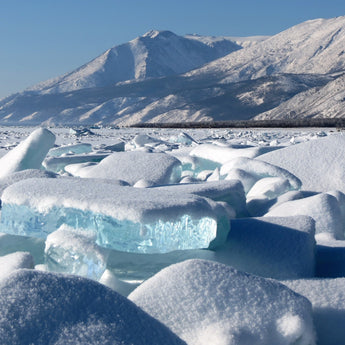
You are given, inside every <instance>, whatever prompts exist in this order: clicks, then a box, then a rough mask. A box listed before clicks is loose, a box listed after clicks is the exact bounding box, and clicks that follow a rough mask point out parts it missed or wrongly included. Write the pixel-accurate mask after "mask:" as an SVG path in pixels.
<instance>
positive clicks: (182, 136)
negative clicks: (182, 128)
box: [168, 132, 196, 146]
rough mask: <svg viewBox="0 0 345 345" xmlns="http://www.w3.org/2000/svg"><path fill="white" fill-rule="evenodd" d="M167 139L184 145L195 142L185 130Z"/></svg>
mask: <svg viewBox="0 0 345 345" xmlns="http://www.w3.org/2000/svg"><path fill="white" fill-rule="evenodd" d="M168 140H169V142H171V143H177V144H183V145H186V146H190V145H192V144H196V141H195V140H194V139H193V138H192V137H191V136H190V135H189V134H187V133H185V132H180V133H179V134H178V135H172V136H171V137H170V138H169V139H168Z"/></svg>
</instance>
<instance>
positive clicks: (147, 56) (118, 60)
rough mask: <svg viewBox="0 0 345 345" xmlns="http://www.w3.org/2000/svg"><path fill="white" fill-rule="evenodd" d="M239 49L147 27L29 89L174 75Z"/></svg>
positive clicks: (78, 86)
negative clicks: (74, 67) (132, 36)
mask: <svg viewBox="0 0 345 345" xmlns="http://www.w3.org/2000/svg"><path fill="white" fill-rule="evenodd" d="M238 49H241V46H240V45H238V44H236V43H234V42H232V41H231V40H229V39H225V38H222V39H218V40H216V39H214V40H208V41H206V42H203V41H202V40H196V39H190V38H185V37H181V36H177V35H175V34H174V33H172V32H170V31H150V32H148V33H146V34H145V35H143V36H141V37H138V38H136V39H134V40H132V41H130V42H128V43H125V44H122V45H119V46H116V47H113V48H111V49H108V50H107V51H106V52H105V53H103V54H102V55H100V56H98V57H97V58H95V59H94V60H92V61H91V62H89V63H87V64H85V65H83V66H81V67H80V68H78V69H77V70H75V71H72V72H70V73H68V74H65V75H63V76H61V77H58V78H55V79H52V80H48V81H46V82H43V83H40V84H38V85H35V86H34V87H32V88H30V89H28V90H29V91H38V92H44V93H59V92H68V91H74V90H80V89H83V88H92V87H104V86H110V85H114V84H116V83H118V82H123V81H128V80H144V79H146V78H157V77H163V76H168V75H175V74H180V73H184V72H187V71H189V70H191V69H194V68H197V67H200V66H201V65H203V64H205V63H207V62H210V61H212V60H214V59H217V58H219V57H221V56H224V55H227V54H229V53H231V52H233V51H235V50H238Z"/></svg>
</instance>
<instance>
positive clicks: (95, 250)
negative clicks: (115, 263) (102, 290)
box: [44, 224, 108, 280]
mask: <svg viewBox="0 0 345 345" xmlns="http://www.w3.org/2000/svg"><path fill="white" fill-rule="evenodd" d="M44 252H45V257H46V265H47V268H48V270H49V271H52V272H61V273H70V274H76V275H80V276H83V277H87V278H91V279H94V280H99V279H100V278H101V276H102V274H103V273H104V271H105V269H106V266H107V256H108V253H107V251H106V250H105V249H104V248H101V247H99V246H98V245H97V244H96V238H95V235H94V234H93V233H89V232H87V231H85V230H77V229H73V228H70V227H68V226H67V225H65V224H63V225H61V226H60V228H59V229H58V230H56V231H54V232H53V233H51V234H50V235H48V237H47V240H46V244H45V250H44Z"/></svg>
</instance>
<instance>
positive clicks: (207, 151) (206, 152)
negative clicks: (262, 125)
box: [190, 144, 276, 164]
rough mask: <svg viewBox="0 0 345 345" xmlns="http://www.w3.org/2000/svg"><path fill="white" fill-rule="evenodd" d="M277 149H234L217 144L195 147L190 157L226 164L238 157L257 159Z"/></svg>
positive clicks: (260, 147)
mask: <svg viewBox="0 0 345 345" xmlns="http://www.w3.org/2000/svg"><path fill="white" fill-rule="evenodd" d="M275 149H276V148H275V147H271V146H253V147H245V148H238V147H236V148H234V147H231V146H220V145H216V144H201V145H198V146H197V147H195V148H194V149H193V150H192V151H191V152H190V155H191V156H194V157H199V158H202V159H208V160H211V161H214V162H217V163H220V164H224V163H226V162H227V161H229V160H231V159H234V158H237V157H248V158H255V157H257V156H260V155H262V154H264V153H266V152H270V151H273V150H275Z"/></svg>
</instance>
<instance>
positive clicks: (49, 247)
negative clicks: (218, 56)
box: [0, 128, 345, 345]
mask: <svg viewBox="0 0 345 345" xmlns="http://www.w3.org/2000/svg"><path fill="white" fill-rule="evenodd" d="M0 130H1V129H0ZM15 130H16V131H18V133H21V131H23V132H24V131H25V130H26V129H15ZM93 131H95V132H96V134H97V135H93V132H92V131H90V130H75V131H70V132H68V130H67V129H58V128H56V129H51V131H50V130H46V129H44V130H43V129H38V130H35V131H34V132H33V133H32V134H31V135H30V136H28V137H27V139H25V140H24V141H22V143H21V144H19V145H17V146H16V147H15V148H14V149H13V150H12V151H9V152H8V153H7V154H5V155H4V156H3V157H2V158H1V159H0V174H1V176H2V177H1V179H0V193H1V202H2V210H1V220H0V228H1V232H2V234H0V271H1V274H0V305H1V308H0V314H1V316H0V330H1V331H0V340H1V343H3V344H16V343H18V344H21V343H23V344H24V343H35V344H44V341H45V340H46V339H49V340H50V342H51V343H52V344H62V343H64V344H66V343H73V344H75V343H78V341H79V342H81V343H82V342H83V341H84V342H85V341H87V342H88V343H92V344H107V343H109V344H110V343H121V342H124V343H133V344H152V343H157V344H160V343H167V344H182V343H184V342H183V341H185V342H186V343H187V344H196V345H197V344H215V345H217V344H219V345H223V344H229V345H234V344H236V345H237V344H238V345H247V344H253V345H256V344H263V345H264V344H265V345H266V344H272V345H280V344H282V345H285V344H291V345H296V344H299V345H304V344H305V345H311V344H321V345H329V344H337V341H338V344H339V341H340V339H342V337H343V333H342V329H341V328H342V327H341V326H340V321H339V320H342V313H343V301H342V299H343V297H342V292H341V291H342V289H343V284H342V278H341V277H344V272H345V265H344V262H345V261H344V259H345V254H344V253H345V251H344V248H345V244H344V240H343V239H344V225H343V224H344V222H343V220H344V219H345V217H344V215H345V211H344V210H345V206H344V205H345V196H344V194H343V192H342V191H343V190H344V186H343V185H342V184H341V180H340V179H337V178H334V180H332V178H331V174H330V171H331V172H332V173H333V170H329V169H327V166H326V163H325V162H324V161H323V159H321V158H320V157H323V155H327V154H329V155H333V157H334V158H335V153H334V154H333V153H332V152H335V147H336V146H337V145H339V146H340V145H341V143H342V141H343V136H342V134H336V133H331V131H329V132H327V136H326V138H318V137H317V136H314V135H313V132H312V130H309V131H305V132H296V131H292V130H286V131H283V130H272V131H271V132H270V133H269V132H267V131H262V130H261V131H260V130H257V131H239V130H238V131H234V130H224V129H222V130H188V131H186V132H181V131H177V130H158V129H153V130H149V129H147V130H137V129H127V130H126V129H123V130H114V129H106V128H104V129H98V130H97V129H93ZM53 133H54V134H53ZM17 136H18V134H17ZM291 137H299V138H304V139H303V140H301V141H300V143H297V144H295V143H294V141H292V140H291ZM275 138H277V140H276V141H275ZM315 138H317V139H315ZM53 139H56V144H55V147H53V146H54V140H53ZM278 139H279V142H280V146H279V147H277V146H274V145H272V142H273V141H275V143H277V142H278ZM314 139H315V140H314ZM308 140H309V141H308ZM305 141H307V142H305ZM37 143H39V144H37ZM119 143H123V144H122V146H121V148H119V147H120V146H119ZM282 144H283V145H282ZM2 145H4V146H5V144H2ZM35 145H36V146H35ZM37 145H39V147H40V148H41V150H40V152H39V154H38V152H36V151H37V150H36V149H37ZM306 145H307V146H306ZM308 145H309V146H310V147H313V150H315V152H317V154H318V157H314V156H310V152H311V151H310V150H307V149H306V150H305V151H304V149H301V147H304V146H306V147H309V146H308ZM90 147H91V151H90ZM119 149H122V150H125V151H122V152H118V151H117V150H119ZM49 150H50V151H49ZM294 150H295V151H294ZM332 150H333V151H332ZM48 151H49V152H48ZM13 152H15V153H13ZM267 152H268V153H267ZM303 152H304V153H303ZM313 152H314V151H313ZM279 154H280V156H279ZM97 155H103V157H105V158H103V159H102V160H101V161H100V162H97V161H94V159H95V157H97ZM270 155H271V156H272V157H277V158H275V159H277V160H278V158H279V157H286V161H287V162H288V161H289V158H290V159H291V156H292V157H294V158H295V159H296V158H297V157H298V162H299V163H300V164H302V163H301V162H303V163H304V169H301V170H300V172H301V173H299V171H297V170H296V171H292V169H291V170H290V169H288V167H287V166H285V165H284V164H278V163H279V162H276V163H275V162H273V161H268V159H267V160H266V158H265V157H268V156H270ZM8 156H9V157H10V158H8ZM271 156H270V157H271ZM30 157H32V164H31V163H30V161H31V159H30ZM263 158H265V159H263ZM49 159H62V160H61V162H62V161H63V164H61V165H60V166H59V168H58V169H53V165H51V167H52V170H54V171H55V173H54V172H51V171H49V169H48V168H49V164H47V162H49ZM80 159H82V161H83V163H80V162H81V161H80ZM284 159H285V158H284ZM316 159H318V162H319V164H318V165H314V163H312V162H314V161H316ZM78 160H79V161H78ZM272 160H273V158H272ZM282 161H283V158H282ZM7 162H10V164H11V167H14V168H11V169H9V170H8V169H7ZM75 162H77V163H76V164H74V163H75ZM326 162H327V161H326ZM24 163H25V164H24ZM341 163H342V157H341V156H337V162H333V167H334V173H335V177H337V176H341V171H340V169H341ZM315 164H316V163H315ZM316 167H318V169H319V170H318V172H317V174H318V178H319V180H320V183H319V185H320V186H326V185H327V188H326V187H325V189H324V190H319V189H317V188H315V189H312V188H310V187H308V188H304V182H305V181H307V180H306V177H308V176H313V174H314V171H313V169H316ZM47 169H48V170H47ZM309 170H310V171H309ZM322 174H323V175H322ZM323 176H324V177H325V179H326V180H327V184H323V182H322V181H323V180H322V178H323ZM188 181H189V182H188ZM310 181H311V178H310ZM332 181H333V183H332ZM186 182H188V183H186ZM306 183H308V181H307V182H306ZM309 186H310V185H309ZM34 265H36V266H34ZM23 268H24V270H22V269H23ZM42 270H43V271H48V272H42ZM61 273H63V274H61ZM66 274H68V275H66ZM86 278H88V279H86ZM90 278H91V280H90ZM311 278H313V279H311ZM278 280H279V281H278ZM281 283H283V284H285V285H286V286H287V287H285V286H284V285H282V284H281ZM102 284H103V285H105V286H107V287H105V286H102ZM290 288H291V289H290ZM112 290H115V291H116V292H115V291H112ZM91 291H92V292H91ZM77 292H78V293H77ZM119 294H121V295H123V296H128V295H129V299H130V300H132V301H133V302H134V303H136V304H137V306H135V305H133V303H131V302H130V301H129V300H128V299H127V298H126V297H122V296H120V295H119ZM28 296H30V298H28ZM91 296H92V297H91ZM302 296H304V297H302ZM63 298H64V299H63ZM90 301H92V302H90ZM334 301H337V303H335V302H334ZM333 302H334V303H333ZM143 310H144V311H143ZM48 314H49V316H47V315H48ZM18 315H20V318H19V319H18ZM149 315H150V316H149ZM155 319H156V320H155ZM325 319H327V321H323V320H325ZM18 320H19V321H18ZM43 320H44V322H43ZM157 320H158V321H157ZM115 324H116V325H117V326H116V327H115V326H114V325H115ZM133 325H138V327H137V328H136V330H135V331H134V327H135V326H133ZM144 325H146V326H144ZM163 325H164V326H163ZM166 327H168V328H169V329H170V330H171V331H172V332H174V333H175V334H173V333H171V331H170V330H168V329H167V328H166ZM331 332H332V335H329V334H330V333H331ZM315 334H316V336H315ZM150 337H151V338H150ZM154 337H156V338H154ZM19 339H20V340H19ZM44 339H45V340H44ZM86 339H87V340H86ZM155 339H156V340H155ZM163 339H164V340H163Z"/></svg>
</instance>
